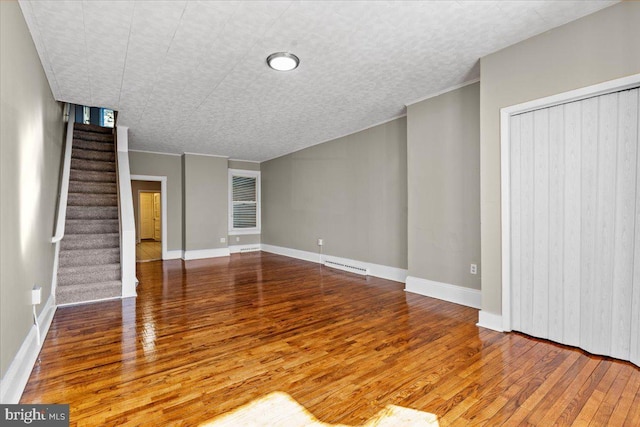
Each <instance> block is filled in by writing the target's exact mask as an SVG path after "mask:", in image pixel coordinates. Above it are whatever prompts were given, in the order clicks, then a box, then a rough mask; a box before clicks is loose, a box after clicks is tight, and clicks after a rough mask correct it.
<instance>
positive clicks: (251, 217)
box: [232, 176, 257, 228]
mask: <svg viewBox="0 0 640 427" xmlns="http://www.w3.org/2000/svg"><path fill="white" fill-rule="evenodd" d="M256 199H257V197H256V178H254V177H247V176H233V177H232V202H233V228H254V227H257V223H256V213H257V212H256V211H257V209H256V208H257V202H256Z"/></svg>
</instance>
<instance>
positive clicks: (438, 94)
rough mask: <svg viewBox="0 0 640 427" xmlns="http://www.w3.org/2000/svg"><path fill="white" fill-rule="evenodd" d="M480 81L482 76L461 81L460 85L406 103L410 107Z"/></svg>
mask: <svg viewBox="0 0 640 427" xmlns="http://www.w3.org/2000/svg"><path fill="white" fill-rule="evenodd" d="M479 81H480V78H479V77H478V78H477V79H473V80H469V81H468V82H464V83H460V84H459V85H455V86H451V87H448V88H446V89H443V90H441V91H438V92H434V93H432V94H429V95H427V96H423V97H422V98H418V99H416V100H415V101H411V102H407V103H406V104H405V105H406V106H407V107H410V106H412V105H414V104H417V103H418V102H422V101H426V100H427V99H431V98H435V97H436V96H440V95H444V94H445V93H448V92H452V91H454V90H458V89H462V88H463V87H465V86H469V85H472V84H474V83H478V82H479Z"/></svg>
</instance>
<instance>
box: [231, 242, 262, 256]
mask: <svg viewBox="0 0 640 427" xmlns="http://www.w3.org/2000/svg"><path fill="white" fill-rule="evenodd" d="M260 250H262V249H261V245H260V243H254V244H247V245H232V246H229V252H231V253H232V254H237V253H240V252H245V251H247V252H252V251H260Z"/></svg>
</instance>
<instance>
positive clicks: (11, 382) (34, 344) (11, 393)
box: [0, 295, 56, 404]
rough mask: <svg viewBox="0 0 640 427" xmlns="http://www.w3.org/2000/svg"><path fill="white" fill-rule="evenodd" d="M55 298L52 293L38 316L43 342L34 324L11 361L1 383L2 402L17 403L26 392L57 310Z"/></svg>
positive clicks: (0, 401)
mask: <svg viewBox="0 0 640 427" xmlns="http://www.w3.org/2000/svg"><path fill="white" fill-rule="evenodd" d="M53 300H54V297H53V295H50V296H49V299H48V300H47V302H46V304H45V305H44V308H43V309H42V312H41V313H40V315H39V316H38V324H39V325H40V340H41V341H42V342H38V335H37V332H36V325H33V326H32V327H31V329H29V333H28V334H27V337H26V338H25V340H24V341H23V342H22V345H21V346H20V349H19V350H18V353H17V354H16V356H15V357H14V358H13V361H11V364H10V365H9V369H7V372H6V373H5V375H4V378H2V384H1V385H0V403H2V404H15V403H18V402H19V401H20V397H21V396H22V392H24V388H25V387H26V386H27V381H29V375H31V371H32V370H33V366H34V365H35V363H36V360H38V354H40V349H41V348H42V343H43V342H44V339H45V337H46V336H47V332H49V327H50V326H51V321H52V320H53V315H54V314H55V312H56V305H55V303H54V302H53Z"/></svg>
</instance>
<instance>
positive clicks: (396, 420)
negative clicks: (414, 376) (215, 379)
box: [200, 391, 440, 427]
mask: <svg viewBox="0 0 640 427" xmlns="http://www.w3.org/2000/svg"><path fill="white" fill-rule="evenodd" d="M285 425H286V426H287V427H348V426H345V425H344V424H327V423H323V422H322V421H320V420H318V419H317V418H316V417H314V416H313V414H311V412H309V411H308V410H307V409H306V408H305V407H304V406H302V405H301V404H299V403H298V402H296V401H295V400H294V399H293V398H292V397H291V396H289V395H288V394H287V393H283V392H280V391H276V392H274V393H270V394H268V395H266V396H264V397H261V398H258V399H256V400H253V401H252V402H249V403H247V404H246V405H244V406H241V407H239V408H237V409H236V410H234V411H232V412H230V413H227V414H225V415H222V416H220V417H217V418H215V419H214V420H212V421H209V422H206V423H203V424H200V426H202V427H236V426H252V427H273V426H285ZM439 425H440V424H439V423H438V417H437V416H436V415H434V414H431V413H429V412H422V411H417V410H415V409H409V408H403V407H401V406H395V405H387V406H386V407H384V409H382V410H381V411H380V412H378V413H377V414H375V415H374V416H373V417H371V418H370V419H368V420H367V421H366V422H365V423H364V424H361V425H360V426H359V427H398V426H402V427H439Z"/></svg>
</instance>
